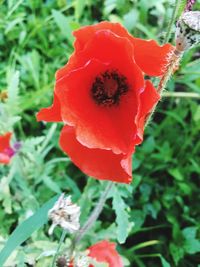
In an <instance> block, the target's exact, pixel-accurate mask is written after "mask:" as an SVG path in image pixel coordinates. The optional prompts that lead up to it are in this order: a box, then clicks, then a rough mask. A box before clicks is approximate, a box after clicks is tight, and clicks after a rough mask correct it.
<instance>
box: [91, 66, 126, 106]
mask: <svg viewBox="0 0 200 267" xmlns="http://www.w3.org/2000/svg"><path fill="white" fill-rule="evenodd" d="M128 89H129V85H128V81H127V78H126V77H125V76H124V75H122V74H120V73H119V72H118V71H117V70H107V71H105V72H103V73H101V74H100V75H99V76H97V77H96V78H95V80H94V82H93V84H92V89H91V93H92V98H93V99H94V101H95V102H96V103H97V104H98V105H102V106H109V107H110V106H113V105H117V104H119V102H120V99H121V96H122V95H124V94H126V93H127V92H128Z"/></svg>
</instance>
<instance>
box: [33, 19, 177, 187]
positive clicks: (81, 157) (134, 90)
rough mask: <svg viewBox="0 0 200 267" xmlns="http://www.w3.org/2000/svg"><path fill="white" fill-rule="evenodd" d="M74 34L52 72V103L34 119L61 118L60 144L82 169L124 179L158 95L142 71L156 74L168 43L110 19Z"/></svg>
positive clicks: (129, 173) (99, 176) (128, 178)
mask: <svg viewBox="0 0 200 267" xmlns="http://www.w3.org/2000/svg"><path fill="white" fill-rule="evenodd" d="M74 36H75V37H76V41H75V44H74V46H75V51H74V53H73V54H72V56H71V57H70V59H69V61H68V63H67V64H66V65H65V66H64V67H63V68H61V69H60V70H58V71H57V73H56V84H55V91H54V101H53V105H52V106H51V107H49V108H44V109H42V110H41V111H40V112H39V113H38V114H37V119H38V120H44V121H54V122H59V121H62V122H64V123H65V126H64V128H63V130H62V132H61V137H60V145H61V148H62V149H63V150H64V151H65V152H66V153H67V154H68V155H69V157H70V158H71V159H72V161H73V162H74V163H75V164H76V165H77V166H78V167H79V168H80V169H81V170H82V171H83V172H85V173H86V174H87V175H90V176H93V177H95V178H97V179H105V180H112V181H116V182H122V183H130V182H131V179H132V168H131V166H132V163H131V156H132V154H133V152H134V150H135V146H136V145H138V144H140V143H141V142H142V139H143V131H144V123H145V119H146V116H147V114H149V112H150V111H151V110H152V108H153V107H154V105H155V104H156V103H157V102H158V100H159V99H160V96H159V94H158V93H157V91H156V90H155V88H154V87H153V85H152V83H151V81H150V80H145V79H144V75H145V74H146V75H149V76H160V75H161V74H162V71H163V67H164V66H165V64H166V63H167V59H166V58H167V54H168V53H169V52H170V51H172V50H173V47H172V46H171V45H170V44H166V45H164V46H159V45H158V44H157V43H156V42H155V41H153V40H151V41H146V40H141V39H138V38H134V37H132V36H131V35H130V34H129V33H128V32H127V31H126V29H124V28H123V27H122V26H121V25H120V24H118V23H110V22H101V23H99V24H96V25H93V26H86V27H83V28H81V29H79V30H77V31H75V32H74Z"/></svg>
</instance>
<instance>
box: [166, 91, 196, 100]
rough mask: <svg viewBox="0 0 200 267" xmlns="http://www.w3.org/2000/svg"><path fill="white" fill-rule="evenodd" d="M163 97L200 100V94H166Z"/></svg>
mask: <svg viewBox="0 0 200 267" xmlns="http://www.w3.org/2000/svg"><path fill="white" fill-rule="evenodd" d="M163 97H177V98H179V97H180V98H198V99H199V98H200V94H198V93H192V92H188V93H187V92H164V93H163Z"/></svg>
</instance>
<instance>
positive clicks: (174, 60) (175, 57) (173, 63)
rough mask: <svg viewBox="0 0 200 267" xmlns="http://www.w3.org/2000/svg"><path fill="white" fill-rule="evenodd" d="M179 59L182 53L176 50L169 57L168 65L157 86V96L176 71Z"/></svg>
mask: <svg viewBox="0 0 200 267" xmlns="http://www.w3.org/2000/svg"><path fill="white" fill-rule="evenodd" d="M181 57H182V53H181V52H179V51H178V50H176V49H175V51H174V52H172V54H171V55H170V58H169V63H168V65H167V66H166V70H165V72H164V74H163V76H162V77H161V79H160V82H159V84H158V89H157V91H158V93H159V94H161V93H162V92H163V90H164V89H165V86H166V84H167V82H168V81H169V79H170V77H171V75H172V74H173V72H174V70H175V69H176V67H177V66H178V64H179V61H180V59H181Z"/></svg>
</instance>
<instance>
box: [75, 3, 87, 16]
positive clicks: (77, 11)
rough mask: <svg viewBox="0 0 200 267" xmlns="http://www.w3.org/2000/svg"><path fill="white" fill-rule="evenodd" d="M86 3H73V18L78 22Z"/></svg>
mask: <svg viewBox="0 0 200 267" xmlns="http://www.w3.org/2000/svg"><path fill="white" fill-rule="evenodd" d="M85 4H86V1H85V0H76V2H75V17H76V19H78V20H79V18H80V17H81V15H82V13H83V10H84V7H85Z"/></svg>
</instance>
